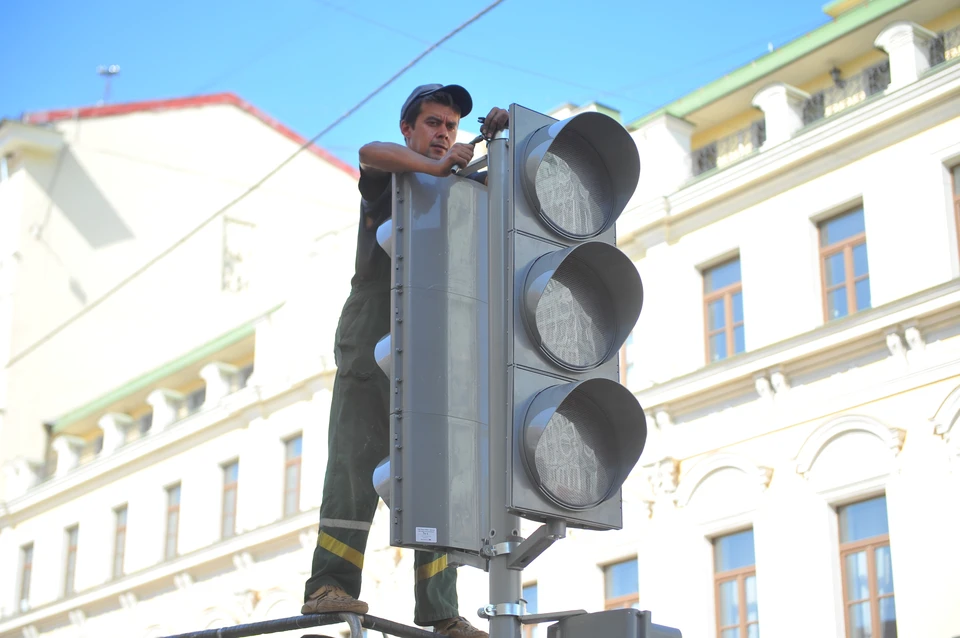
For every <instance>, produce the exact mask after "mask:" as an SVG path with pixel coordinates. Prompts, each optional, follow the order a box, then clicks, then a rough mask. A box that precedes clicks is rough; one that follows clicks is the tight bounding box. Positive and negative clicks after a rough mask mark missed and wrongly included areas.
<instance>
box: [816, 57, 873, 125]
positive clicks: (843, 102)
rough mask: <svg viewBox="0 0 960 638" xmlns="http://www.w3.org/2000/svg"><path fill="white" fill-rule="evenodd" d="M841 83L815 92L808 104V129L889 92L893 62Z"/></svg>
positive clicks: (867, 70) (870, 69)
mask: <svg viewBox="0 0 960 638" xmlns="http://www.w3.org/2000/svg"><path fill="white" fill-rule="evenodd" d="M838 84H839V86H837V85H835V86H831V87H828V88H826V89H824V90H822V91H820V92H818V93H814V94H813V95H811V96H810V97H809V98H808V99H807V100H806V101H805V102H804V104H803V124H804V125H805V126H806V125H808V124H812V123H814V122H816V121H818V120H822V119H825V118H828V117H831V116H833V115H836V114H837V113H840V112H842V111H845V110H846V109H848V108H850V107H851V106H854V105H856V104H859V103H860V102H863V101H864V100H866V99H867V98H868V97H870V96H871V95H875V94H877V93H880V92H882V91H883V90H884V89H886V88H887V86H889V84H890V61H889V60H884V61H883V62H880V63H878V64H874V65H873V66H870V67H867V68H866V69H864V70H863V71H861V72H860V73H857V74H856V75H854V76H851V77H849V78H845V79H842V80H839V81H838Z"/></svg>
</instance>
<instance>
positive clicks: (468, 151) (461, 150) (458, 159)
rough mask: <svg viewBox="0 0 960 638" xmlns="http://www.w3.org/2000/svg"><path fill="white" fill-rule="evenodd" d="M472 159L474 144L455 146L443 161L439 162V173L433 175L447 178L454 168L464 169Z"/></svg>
mask: <svg viewBox="0 0 960 638" xmlns="http://www.w3.org/2000/svg"><path fill="white" fill-rule="evenodd" d="M472 159H473V144H459V143H458V144H454V145H453V146H451V147H450V150H448V151H447V152H446V154H445V155H444V156H443V157H442V158H441V159H439V160H437V162H438V164H437V171H436V172H435V173H433V175H435V176H437V177H447V176H449V175H450V171H451V170H452V169H453V167H454V166H459V167H460V168H463V167H464V166H466V165H467V164H469V163H470V160H472Z"/></svg>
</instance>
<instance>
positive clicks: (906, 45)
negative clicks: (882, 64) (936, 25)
mask: <svg viewBox="0 0 960 638" xmlns="http://www.w3.org/2000/svg"><path fill="white" fill-rule="evenodd" d="M936 37H937V34H936V33H934V32H933V31H929V30H927V29H924V28H923V27H921V26H920V25H919V24H914V23H913V22H906V21H903V22H894V23H893V24H891V25H889V26H888V27H887V28H885V29H884V30H883V31H881V32H880V35H878V36H877V39H876V40H874V41H873V44H874V46H877V47H879V48H881V49H883V50H884V51H886V52H887V55H888V56H890V86H888V87H887V90H888V91H892V90H895V89H899V88H900V87H902V86H906V85H907V84H910V83H911V82H916V81H917V80H918V79H920V76H921V75H922V74H923V72H924V71H926V70H927V69H929V68H930V41H931V40H933V39H934V38H936Z"/></svg>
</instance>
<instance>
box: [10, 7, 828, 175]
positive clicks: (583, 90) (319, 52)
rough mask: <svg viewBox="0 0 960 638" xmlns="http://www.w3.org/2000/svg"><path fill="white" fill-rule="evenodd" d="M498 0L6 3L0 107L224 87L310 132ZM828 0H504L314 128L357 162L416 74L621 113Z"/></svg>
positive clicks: (678, 91)
mask: <svg viewBox="0 0 960 638" xmlns="http://www.w3.org/2000/svg"><path fill="white" fill-rule="evenodd" d="M491 1H492V0H462V1H461V2H456V3H453V2H437V1H433V0H425V1H423V2H420V3H416V2H412V1H411V0H405V1H402V2H391V1H388V0H352V1H349V0H273V2H263V1H261V0H246V1H241V2H238V1H237V0H231V1H229V2H228V1H227V0H203V1H202V2H194V1H189V2H188V1H187V0H166V1H165V2H129V1H127V2H119V1H110V2H108V1H106V0H90V1H88V2H73V1H67V0H58V1H45V0H33V1H31V2H10V3H5V7H4V9H3V13H4V22H5V27H6V28H5V29H4V51H5V61H4V64H3V65H0V117H14V118H15V117H19V115H20V114H21V113H23V112H29V111H38V110H47V109H56V108H65V107H75V106H88V105H93V104H96V103H97V101H98V100H99V99H101V97H102V94H103V80H102V79H101V78H100V77H99V76H98V75H97V73H96V67H97V66H98V65H101V64H103V65H106V64H118V65H120V67H121V73H120V75H119V76H118V77H117V78H115V79H114V81H113V85H112V89H111V96H110V100H109V101H110V102H111V103H117V102H129V101H137V100H148V99H163V98H173V97H183V96H188V95H199V94H205V93H217V92H222V91H232V92H234V93H237V94H238V95H240V97H242V98H244V99H246V100H248V101H249V102H252V103H253V104H254V105H256V106H257V107H259V108H260V109H262V110H264V111H266V112H267V113H268V114H270V115H271V116H273V117H275V118H277V119H279V120H280V121H282V122H284V123H285V124H286V125H287V126H289V127H291V128H292V129H294V130H295V131H297V132H298V133H300V134H301V135H303V136H304V137H307V138H309V137H312V136H313V135H315V134H316V133H318V132H319V131H320V130H322V129H324V128H325V127H326V126H328V125H329V124H330V123H331V122H333V121H334V120H336V119H337V118H338V117H339V116H340V115H342V114H343V113H344V112H346V111H347V110H349V109H350V108H351V107H352V106H354V105H355V104H356V103H357V102H359V101H360V100H361V99H363V98H364V97H365V96H366V95H367V94H368V93H370V92H371V91H372V90H374V89H375V88H376V87H377V86H379V85H380V84H381V83H382V82H384V81H385V80H387V79H388V78H389V77H390V76H392V75H393V74H394V73H396V72H397V71H398V70H400V69H401V68H402V67H403V66H404V65H406V64H407V63H408V62H409V61H410V60H412V59H413V58H414V57H416V56H417V55H418V54H419V53H421V52H422V51H423V50H424V49H426V48H427V46H429V44H430V43H432V42H434V41H436V40H438V39H440V38H441V37H443V36H444V35H446V34H447V33H448V32H449V31H451V30H452V29H454V28H455V27H456V26H458V25H460V24H461V23H462V22H464V21H465V20H467V19H468V18H469V17H471V16H473V15H474V14H475V13H477V12H478V11H480V10H481V9H483V8H484V7H486V6H487V5H488V4H490V2H491ZM823 4H824V0H789V1H787V2H771V1H769V0H766V1H761V0H729V1H728V2H721V3H717V2H702V1H699V0H692V1H687V2H674V3H667V2H658V3H653V2H649V1H645V0H639V1H634V2H611V1H609V0H606V1H605V0H593V1H592V2H584V1H582V0H580V1H574V0H554V1H552V2H544V1H543V0H537V1H534V0H505V1H504V2H503V3H502V4H501V5H499V6H498V7H496V8H495V9H493V10H492V11H491V12H490V13H488V14H487V15H486V16H484V17H483V18H481V19H480V20H479V21H478V22H476V23H474V24H473V25H471V26H470V27H468V28H467V29H465V30H464V31H462V32H461V33H459V34H458V35H456V36H455V37H454V38H453V39H451V40H450V41H448V42H447V43H446V44H445V45H444V46H442V47H441V48H440V49H438V50H436V51H434V52H433V53H431V54H430V55H429V56H428V57H427V58H425V59H424V60H423V61H421V62H420V63H419V64H418V65H417V66H415V67H414V68H413V69H411V70H410V71H408V72H407V73H406V74H405V75H403V76H401V77H400V78H399V79H398V80H397V81H396V82H395V83H394V84H392V85H391V86H390V87H388V88H387V89H386V90H384V91H383V92H381V93H380V94H379V95H378V96H377V97H375V98H374V99H373V100H371V101H370V102H368V103H367V104H366V105H365V106H364V107H363V108H362V109H360V110H359V111H358V112H357V113H355V114H354V115H353V116H351V117H350V118H349V119H348V120H346V121H345V122H343V123H342V124H341V125H340V126H339V127H337V128H336V129H334V130H333V131H332V132H330V133H329V134H327V135H326V136H325V137H324V138H323V139H321V140H320V142H319V143H320V145H321V146H323V147H325V148H327V149H328V150H330V151H331V152H333V153H334V154H336V155H337V156H339V157H341V158H342V159H344V160H346V161H347V162H349V163H351V164H355V163H356V157H357V149H358V148H359V147H360V146H361V145H362V144H364V143H365V142H367V141H370V140H386V141H399V140H400V137H399V130H398V124H397V122H398V119H399V107H400V105H401V104H402V102H403V100H404V98H405V97H406V96H407V94H408V93H409V91H410V90H411V89H412V88H413V86H415V85H417V84H422V83H427V82H444V83H459V84H463V85H464V86H466V87H467V88H468V89H469V90H470V92H471V93H472V95H473V98H474V105H475V106H474V110H475V112H474V113H472V114H471V115H470V117H469V120H468V121H466V122H465V126H464V128H468V127H469V128H472V129H476V127H477V124H476V119H475V117H476V116H477V115H482V114H485V113H486V111H487V110H489V108H490V107H491V106H494V105H497V106H502V107H504V108H506V107H507V106H508V105H509V104H510V103H511V102H516V103H518V104H522V105H524V106H527V107H529V108H532V109H536V110H540V111H546V110H549V109H551V108H553V107H555V106H558V105H560V104H562V103H565V102H572V103H574V104H582V103H585V102H589V101H592V100H596V101H599V102H602V103H604V104H607V105H609V106H611V107H613V108H616V109H618V110H620V111H621V112H622V114H623V118H624V121H625V122H629V121H631V120H633V119H635V118H637V117H640V116H642V115H644V114H646V113H648V112H650V111H652V110H654V109H656V108H657V107H659V106H662V105H663V104H665V103H668V102H670V101H672V100H674V99H676V98H678V97H681V96H683V95H685V94H686V93H689V92H690V91H693V90H695V89H697V88H698V87H700V86H702V85H704V84H706V83H708V82H710V81H711V80H713V79H716V78H718V77H720V76H722V75H723V74H725V73H727V72H729V71H731V70H733V69H735V68H737V67H739V66H741V65H743V64H745V63H747V62H749V61H750V60H752V59H754V58H757V57H759V56H761V55H763V54H765V53H766V52H767V49H768V46H769V45H771V44H772V45H773V46H775V47H778V46H782V45H783V44H785V43H787V42H789V41H791V40H793V39H795V38H797V37H799V36H801V35H803V34H804V33H807V32H809V31H811V30H813V29H815V28H816V27H817V26H820V25H822V24H824V23H826V22H828V21H829V20H830V18H829V17H828V16H827V15H826V14H824V13H823V11H822V9H821V7H822V5H823Z"/></svg>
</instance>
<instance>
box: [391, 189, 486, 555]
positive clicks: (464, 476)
mask: <svg viewBox="0 0 960 638" xmlns="http://www.w3.org/2000/svg"><path fill="white" fill-rule="evenodd" d="M392 188H393V195H394V197H393V214H392V217H391V219H390V220H388V221H387V222H385V223H384V224H383V225H382V226H381V227H380V228H379V229H378V232H377V238H378V241H379V242H380V245H381V246H382V247H383V249H384V250H385V251H386V252H387V253H388V254H389V255H390V257H391V270H392V278H391V291H390V293H391V296H392V302H391V311H390V312H391V330H390V334H389V335H385V336H384V338H383V339H381V341H380V342H379V343H378V344H377V346H376V348H375V351H374V356H375V358H376V360H377V363H378V364H379V366H380V368H381V369H382V370H383V372H384V374H386V375H387V379H388V380H389V387H390V444H391V445H390V448H391V449H390V456H389V457H388V458H386V459H384V460H383V461H382V462H381V463H380V465H379V466H378V467H377V469H376V471H375V472H374V476H373V482H374V485H375V487H376V488H377V491H378V493H379V494H380V496H381V497H383V499H384V501H385V502H386V503H387V504H388V505H389V506H390V519H391V527H390V529H391V532H390V542H391V545H394V546H397V547H411V548H414V549H428V550H432V551H444V550H451V549H452V550H462V551H465V552H469V553H471V554H478V553H479V551H480V549H481V546H482V542H481V537H482V535H483V530H484V528H485V527H486V522H485V512H486V506H487V500H486V496H485V495H486V493H487V488H486V478H487V472H486V468H487V449H488V439H489V434H488V428H487V426H488V418H489V415H488V405H487V397H488V391H487V385H488V374H487V361H488V356H489V354H488V353H489V347H488V341H489V330H488V313H487V294H488V290H487V270H486V269H487V263H488V262H487V259H488V257H487V239H486V237H487V232H488V229H487V203H488V196H487V188H486V187H485V186H484V185H483V184H481V183H478V182H476V181H474V180H470V179H464V178H461V177H449V178H436V177H432V176H430V175H426V174H422V173H402V174H397V175H395V176H394V177H393V183H392Z"/></svg>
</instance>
